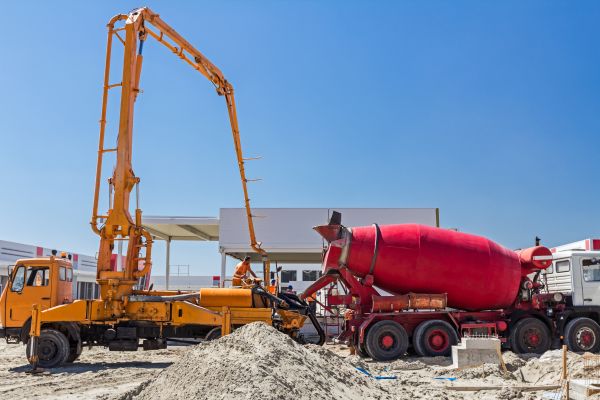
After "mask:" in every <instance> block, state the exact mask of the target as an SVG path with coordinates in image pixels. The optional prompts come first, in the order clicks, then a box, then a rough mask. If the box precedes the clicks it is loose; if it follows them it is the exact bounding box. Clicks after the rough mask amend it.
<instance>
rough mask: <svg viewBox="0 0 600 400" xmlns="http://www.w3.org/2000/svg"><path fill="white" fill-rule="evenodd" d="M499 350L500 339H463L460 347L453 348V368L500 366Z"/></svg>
mask: <svg viewBox="0 0 600 400" xmlns="http://www.w3.org/2000/svg"><path fill="white" fill-rule="evenodd" d="M499 349H500V339H496V338H463V339H462V341H461V342H460V343H459V344H458V345H456V346H452V366H453V367H454V368H470V367H477V366H479V365H482V364H500V358H499V357H498V351H499Z"/></svg>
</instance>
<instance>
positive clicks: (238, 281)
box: [231, 257, 258, 286]
mask: <svg viewBox="0 0 600 400" xmlns="http://www.w3.org/2000/svg"><path fill="white" fill-rule="evenodd" d="M248 272H249V273H250V275H252V276H253V277H254V279H258V278H257V277H256V274H255V273H254V271H252V267H250V257H246V258H244V261H242V262H240V263H239V264H238V265H236V266H235V270H234V272H233V279H232V280H231V285H232V286H242V279H247V278H248Z"/></svg>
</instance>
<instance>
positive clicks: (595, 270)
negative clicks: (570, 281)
mask: <svg viewBox="0 0 600 400" xmlns="http://www.w3.org/2000/svg"><path fill="white" fill-rule="evenodd" d="M585 264H587V263H585V262H582V265H583V280H584V281H586V282H598V281H600V265H585Z"/></svg>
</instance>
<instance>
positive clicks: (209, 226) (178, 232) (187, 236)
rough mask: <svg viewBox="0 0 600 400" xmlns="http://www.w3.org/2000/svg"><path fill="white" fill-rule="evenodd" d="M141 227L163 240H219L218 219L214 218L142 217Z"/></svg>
mask: <svg viewBox="0 0 600 400" xmlns="http://www.w3.org/2000/svg"><path fill="white" fill-rule="evenodd" d="M142 225H143V226H144V228H146V229H147V230H148V232H150V233H151V234H152V235H154V236H156V237H157V238H159V239H164V240H168V239H171V240H203V241H217V240H219V219H218V218H216V217H161V216H144V217H143V218H142Z"/></svg>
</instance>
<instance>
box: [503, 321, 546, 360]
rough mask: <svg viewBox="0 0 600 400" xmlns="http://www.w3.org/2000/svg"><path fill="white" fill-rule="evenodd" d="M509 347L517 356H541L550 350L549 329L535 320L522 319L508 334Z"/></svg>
mask: <svg viewBox="0 0 600 400" xmlns="http://www.w3.org/2000/svg"><path fill="white" fill-rule="evenodd" d="M510 347H511V348H512V351H514V352H515V353H518V354H524V353H537V354H542V353H544V352H546V351H548V350H549V349H550V329H548V327H547V326H546V324H544V323H543V322H542V321H540V320H539V319H536V318H531V317H529V318H523V319H522V320H520V321H518V322H517V323H516V324H515V325H514V326H513V328H512V331H511V332H510Z"/></svg>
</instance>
